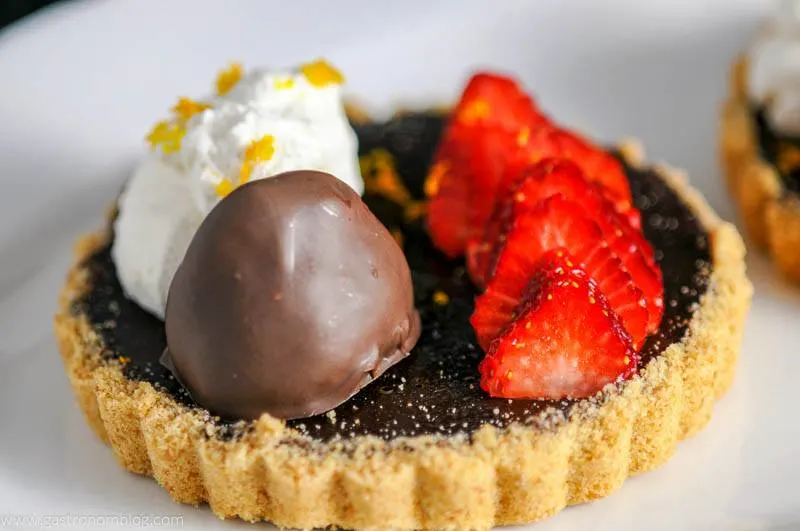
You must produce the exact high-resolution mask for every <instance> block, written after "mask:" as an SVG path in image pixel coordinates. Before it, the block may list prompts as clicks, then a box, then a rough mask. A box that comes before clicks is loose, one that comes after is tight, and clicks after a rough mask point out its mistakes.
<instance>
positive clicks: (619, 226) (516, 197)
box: [467, 158, 664, 338]
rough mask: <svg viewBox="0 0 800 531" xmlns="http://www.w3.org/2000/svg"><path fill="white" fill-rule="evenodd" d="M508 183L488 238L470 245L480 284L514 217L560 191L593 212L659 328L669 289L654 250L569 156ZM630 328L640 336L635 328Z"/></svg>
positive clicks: (469, 265) (535, 167)
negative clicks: (568, 158) (664, 283)
mask: <svg viewBox="0 0 800 531" xmlns="http://www.w3.org/2000/svg"><path fill="white" fill-rule="evenodd" d="M504 185H510V186H511V189H510V190H509V191H508V192H507V193H506V194H505V196H503V197H501V199H500V200H499V201H498V202H497V205H496V206H495V210H494V212H493V214H492V217H491V218H490V220H489V222H488V224H487V229H486V231H485V235H484V238H483V241H482V242H481V243H480V244H475V243H471V244H470V245H469V246H468V249H467V268H468V271H469V273H470V276H471V278H472V279H473V282H474V283H475V284H476V285H477V286H478V287H483V286H485V285H486V282H487V281H488V280H489V279H490V278H491V274H492V267H493V264H494V262H495V261H496V258H497V256H498V254H499V251H500V249H501V248H502V246H503V245H504V242H503V238H504V232H505V231H507V230H508V226H509V225H510V223H511V222H512V220H513V219H514V218H515V217H517V216H521V215H523V214H525V213H526V212H530V211H531V210H534V209H536V208H537V207H538V206H539V203H540V202H541V201H542V200H543V199H546V198H548V197H552V196H554V195H556V194H559V195H562V196H563V197H565V198H566V199H569V200H571V201H573V202H575V203H579V204H580V205H581V206H582V207H583V212H584V214H583V215H585V212H591V213H592V219H593V220H594V222H595V223H597V225H598V227H599V228H600V232H601V233H602V235H603V238H604V239H605V240H606V241H607V243H608V246H609V248H610V249H611V251H612V252H613V253H614V254H615V255H617V256H618V257H619V259H620V261H621V262H622V265H623V266H624V269H625V270H626V271H627V272H628V273H629V274H630V276H631V277H632V279H633V282H634V283H635V284H636V286H637V287H639V288H640V289H641V290H642V292H643V293H644V295H645V299H646V301H647V310H648V314H649V321H648V325H647V331H648V332H653V331H655V330H656V329H657V328H658V325H659V324H660V323H661V317H662V315H663V311H664V305H663V296H664V293H663V292H664V287H663V282H662V276H661V269H660V268H659V267H658V265H657V264H656V262H655V258H654V253H653V249H652V247H651V246H650V243H649V242H648V241H647V240H646V239H645V238H644V236H643V235H642V234H641V232H639V231H638V230H636V229H634V228H633V227H631V226H630V224H629V223H628V221H627V220H628V219H629V217H628V216H627V215H626V213H619V212H617V211H616V210H615V209H614V207H613V206H612V205H611V204H610V203H609V202H608V200H607V199H606V198H605V197H604V196H603V194H602V193H601V192H600V190H599V189H598V187H597V186H595V185H593V184H592V183H588V182H587V181H586V180H585V179H584V178H583V174H582V173H581V171H580V168H578V167H577V165H575V164H574V163H572V162H570V161H566V160H560V159H552V158H548V159H544V160H542V161H541V162H539V163H537V164H535V165H533V166H528V167H527V168H526V169H524V170H523V171H521V172H520V173H519V176H518V177H517V179H516V182H511V181H510V180H509V181H507V182H506V183H504ZM595 278H598V279H599V277H595ZM606 294H607V295H608V293H606ZM629 331H630V332H631V334H632V335H633V336H634V337H635V338H636V337H638V333H637V331H636V330H629Z"/></svg>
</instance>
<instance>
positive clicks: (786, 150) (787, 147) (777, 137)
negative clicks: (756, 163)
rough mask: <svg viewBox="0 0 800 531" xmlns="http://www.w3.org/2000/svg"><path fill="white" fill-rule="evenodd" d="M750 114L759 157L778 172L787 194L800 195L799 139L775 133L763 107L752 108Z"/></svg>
mask: <svg viewBox="0 0 800 531" xmlns="http://www.w3.org/2000/svg"><path fill="white" fill-rule="evenodd" d="M752 112H753V115H754V116H755V122H756V134H757V135H758V143H759V148H760V149H761V156H762V157H763V158H764V160H766V161H767V162H769V163H770V164H772V165H773V166H775V168H776V169H777V170H778V174H779V175H780V177H781V182H783V184H784V186H785V190H786V191H787V192H790V193H795V194H800V137H798V136H789V135H783V134H780V133H779V132H778V131H775V130H774V129H773V128H772V127H771V126H770V124H769V121H768V120H767V117H766V112H765V109H764V107H763V106H754V107H753V108H752Z"/></svg>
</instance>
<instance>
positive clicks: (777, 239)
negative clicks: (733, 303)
mask: <svg viewBox="0 0 800 531" xmlns="http://www.w3.org/2000/svg"><path fill="white" fill-rule="evenodd" d="M731 70H732V72H731V76H730V77H731V80H730V91H729V94H728V97H727V100H726V101H725V105H724V107H723V111H722V119H721V130H720V155H721V160H722V167H723V169H724V172H725V176H726V179H727V184H728V188H729V190H730V193H731V195H732V196H733V199H734V201H735V202H736V204H737V206H738V208H739V212H740V215H741V217H742V221H743V224H744V227H745V230H746V231H747V234H748V236H749V237H750V239H751V240H752V241H753V243H754V244H755V245H756V246H757V247H758V248H760V249H762V250H764V251H766V252H767V253H768V254H769V255H770V257H771V258H772V260H773V261H774V262H775V264H776V265H777V266H778V269H779V270H780V271H781V272H782V273H783V274H784V275H785V276H786V277H787V278H789V279H791V280H793V281H795V282H800V171H798V170H794V169H793V170H788V171H786V170H781V169H779V167H778V164H777V162H778V144H779V143H782V144H784V145H789V146H792V147H794V148H797V149H800V139H798V138H786V137H781V136H780V135H779V134H777V133H776V132H775V131H774V130H772V128H771V127H770V126H769V123H768V122H767V120H765V119H764V113H763V109H762V108H760V107H759V106H757V105H754V104H753V103H752V99H751V98H750V97H749V95H748V93H747V77H746V76H747V60H746V59H745V58H740V59H738V60H737V61H736V62H735V63H734V65H733V67H732V69H731Z"/></svg>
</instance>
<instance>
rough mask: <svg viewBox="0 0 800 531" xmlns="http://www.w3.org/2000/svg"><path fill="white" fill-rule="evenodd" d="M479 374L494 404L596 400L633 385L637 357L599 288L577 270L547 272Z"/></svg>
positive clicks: (552, 267)
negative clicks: (611, 387) (606, 390)
mask: <svg viewBox="0 0 800 531" xmlns="http://www.w3.org/2000/svg"><path fill="white" fill-rule="evenodd" d="M538 277H539V280H538V281H537V284H536V286H534V289H533V290H532V291H531V293H530V294H529V295H528V296H527V297H526V299H525V300H524V302H523V303H522V304H521V305H520V306H519V307H518V308H517V310H516V314H517V317H516V318H515V319H514V321H512V323H511V324H510V325H509V326H508V327H507V328H506V329H505V331H504V332H503V333H502V334H501V335H500V336H498V337H497V339H495V340H494V341H493V342H492V344H491V347H490V348H489V351H488V353H487V354H486V357H485V358H484V359H483V361H481V363H480V365H479V367H478V370H479V371H480V374H481V382H480V384H481V388H482V389H483V390H484V391H486V392H487V393H489V394H490V395H491V396H493V397H500V398H529V399H551V400H558V399H564V398H582V397H588V396H592V395H594V394H595V393H597V392H598V391H600V390H601V389H602V388H603V387H605V386H606V385H608V384H610V383H614V382H618V381H621V380H624V379H627V378H630V377H631V376H632V375H633V374H634V372H635V371H636V366H637V363H638V361H639V357H638V355H637V354H636V352H635V350H634V349H633V346H632V344H631V340H630V337H629V336H628V334H627V333H626V332H625V331H624V330H623V328H622V326H621V325H620V323H619V320H618V319H617V317H616V315H615V314H614V312H613V311H611V310H610V306H609V303H608V301H607V300H606V298H605V296H604V295H603V293H602V291H601V290H600V288H599V287H598V286H597V285H596V284H595V282H594V281H593V280H592V279H591V278H590V277H589V275H587V274H586V272H585V271H583V270H581V269H580V268H575V267H565V266H564V265H559V264H558V262H556V263H555V264H552V265H548V266H545V269H543V270H542V272H541V273H540V275H538Z"/></svg>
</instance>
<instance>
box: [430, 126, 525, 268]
mask: <svg viewBox="0 0 800 531" xmlns="http://www.w3.org/2000/svg"><path fill="white" fill-rule="evenodd" d="M447 135H448V136H447V137H446V138H445V139H444V141H443V142H442V144H441V145H440V146H439V149H438V150H437V154H436V159H435V164H434V166H433V167H432V170H431V174H430V175H429V181H428V183H427V185H428V186H427V188H428V191H429V193H430V195H431V196H432V197H431V200H430V201H429V203H428V233H429V234H430V237H431V240H432V241H433V243H434V245H435V246H436V247H437V248H438V249H439V250H441V251H442V252H444V253H445V254H446V255H448V256H450V257H456V256H459V255H461V254H463V253H464V250H465V249H466V245H467V242H468V241H470V240H474V239H478V238H480V236H481V235H482V232H483V227H484V225H485V224H486V222H487V221H488V219H489V216H491V213H492V209H493V208H494V197H495V191H496V189H497V183H498V182H499V181H500V178H501V176H502V174H503V170H504V168H505V161H506V160H507V159H508V158H509V156H510V153H512V152H513V150H514V149H516V139H515V137H514V135H513V134H512V133H509V132H505V131H502V130H500V129H497V128H494V129H493V128H489V127H485V126H477V125H476V126H473V127H469V128H467V127H457V126H456V127H452V128H451V129H450V130H448V133H447ZM430 179H435V184H432V181H431V180H430Z"/></svg>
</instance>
